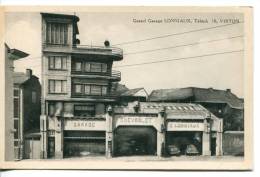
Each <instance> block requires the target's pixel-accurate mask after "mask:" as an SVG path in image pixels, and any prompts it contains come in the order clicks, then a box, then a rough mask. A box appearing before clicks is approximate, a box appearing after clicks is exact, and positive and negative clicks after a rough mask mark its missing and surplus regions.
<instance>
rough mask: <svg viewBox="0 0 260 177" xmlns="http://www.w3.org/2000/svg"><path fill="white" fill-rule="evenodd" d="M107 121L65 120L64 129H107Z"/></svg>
mask: <svg viewBox="0 0 260 177" xmlns="http://www.w3.org/2000/svg"><path fill="white" fill-rule="evenodd" d="M105 129H106V122H105V121H90V120H65V122H64V130H82V131H84V130H85V131H89V130H91V131H105Z"/></svg>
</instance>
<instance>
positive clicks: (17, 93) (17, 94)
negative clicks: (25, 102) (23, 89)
mask: <svg viewBox="0 0 260 177" xmlns="http://www.w3.org/2000/svg"><path fill="white" fill-rule="evenodd" d="M14 96H15V97H17V96H19V90H18V89H14Z"/></svg>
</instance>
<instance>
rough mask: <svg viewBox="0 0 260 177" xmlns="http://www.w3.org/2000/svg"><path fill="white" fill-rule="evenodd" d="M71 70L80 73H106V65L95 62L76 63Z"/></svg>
mask: <svg viewBox="0 0 260 177" xmlns="http://www.w3.org/2000/svg"><path fill="white" fill-rule="evenodd" d="M72 70H74V71H80V72H93V73H101V72H102V73H106V72H107V64H106V63H96V62H81V61H76V62H75V63H74V64H73V68H72Z"/></svg>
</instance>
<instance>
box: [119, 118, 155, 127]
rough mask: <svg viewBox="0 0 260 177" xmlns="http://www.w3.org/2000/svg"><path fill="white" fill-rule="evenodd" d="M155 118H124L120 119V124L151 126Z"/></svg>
mask: <svg viewBox="0 0 260 177" xmlns="http://www.w3.org/2000/svg"><path fill="white" fill-rule="evenodd" d="M152 119H153V118H149V117H122V118H119V119H118V122H119V123H125V124H131V123H133V124H136V123H137V124H138V123H140V124H149V125H150V124H151V123H152Z"/></svg>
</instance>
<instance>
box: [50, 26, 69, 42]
mask: <svg viewBox="0 0 260 177" xmlns="http://www.w3.org/2000/svg"><path fill="white" fill-rule="evenodd" d="M46 43H47V44H68V24H66V23H47V24H46Z"/></svg>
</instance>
